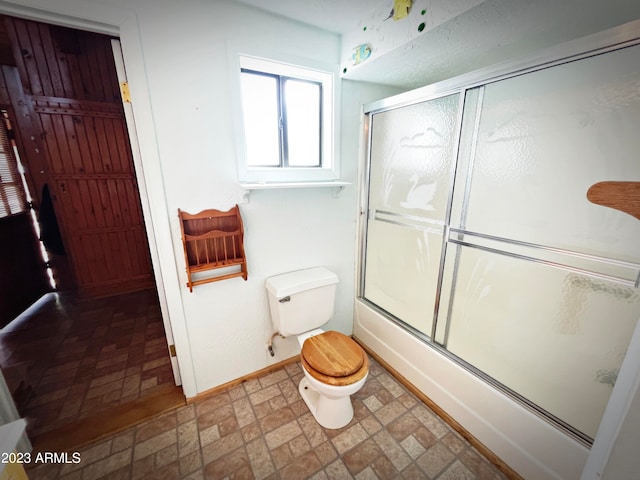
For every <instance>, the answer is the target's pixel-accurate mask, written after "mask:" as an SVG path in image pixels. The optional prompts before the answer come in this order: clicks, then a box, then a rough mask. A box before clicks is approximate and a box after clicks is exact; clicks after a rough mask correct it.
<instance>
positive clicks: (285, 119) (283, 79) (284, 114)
mask: <svg viewBox="0 0 640 480" xmlns="http://www.w3.org/2000/svg"><path fill="white" fill-rule="evenodd" d="M245 73H246V74H249V75H257V76H264V77H270V78H273V79H275V80H276V99H277V100H276V103H277V106H278V133H279V135H278V140H279V149H278V150H279V154H280V155H279V160H280V162H279V164H278V165H265V166H264V168H322V160H323V145H322V143H323V142H322V137H323V132H324V125H323V122H322V119H323V108H322V107H323V95H324V91H323V84H322V82H320V81H317V80H310V79H307V78H299V77H292V76H290V75H278V74H276V73H270V72H263V71H259V70H253V69H249V68H241V69H240V75H242V74H245ZM288 81H294V82H302V83H309V84H311V85H317V86H318V87H319V95H318V102H319V103H318V122H319V131H318V164H317V165H308V166H301V165H291V164H290V162H289V109H288V108H287V106H286V101H285V95H286V94H285V89H286V84H287V82H288ZM248 167H249V168H261V167H258V166H254V165H248Z"/></svg>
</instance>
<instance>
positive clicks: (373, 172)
mask: <svg viewBox="0 0 640 480" xmlns="http://www.w3.org/2000/svg"><path fill="white" fill-rule="evenodd" d="M459 99H460V95H459V94H455V95H449V96H444V97H441V98H436V99H432V100H429V101H426V102H422V103H417V104H415V105H411V106H408V107H405V108H401V109H396V110H390V111H387V112H384V113H381V114H379V115H376V116H375V117H374V118H373V119H372V124H371V131H372V135H371V164H370V173H369V175H370V176H369V184H370V195H369V222H368V234H367V238H368V248H367V250H366V265H367V268H366V271H365V292H364V293H365V297H366V298H367V299H369V300H370V301H372V302H373V303H375V304H376V305H377V306H379V307H380V308H382V309H384V310H385V311H386V312H388V313H390V314H392V315H394V316H395V318H396V319H400V320H401V321H402V322H404V323H405V324H406V325H407V326H409V327H411V328H413V329H415V330H416V331H417V332H420V333H423V334H426V335H430V334H431V328H432V322H433V314H434V308H435V299H436V291H437V285H438V275H439V271H440V260H441V254H442V236H443V234H444V226H445V221H446V215H447V205H448V199H449V192H450V189H451V180H452V171H451V167H452V164H453V160H454V159H455V150H454V147H455V145H456V123H457V120H458V116H459V115H458V108H459V103H460V100H459Z"/></svg>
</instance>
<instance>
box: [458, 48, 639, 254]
mask: <svg viewBox="0 0 640 480" xmlns="http://www.w3.org/2000/svg"><path fill="white" fill-rule="evenodd" d="M481 108H482V113H481V118H480V121H479V123H478V125H477V131H476V135H477V137H476V138H477V142H476V144H475V145H474V149H473V150H472V152H471V155H472V156H473V158H472V160H471V161H470V162H469V163H470V164H471V165H472V171H471V176H470V182H471V183H470V184H469V185H468V187H470V188H469V190H468V191H469V196H468V198H467V199H466V203H467V205H468V210H467V213H466V223H465V225H463V226H462V228H464V229H466V230H469V231H473V232H482V233H488V234H491V235H495V236H499V237H505V238H512V239H519V240H525V241H528V242H533V243H536V244H543V245H551V246H556V247H560V248H570V249H572V250H577V251H580V252H585V253H590V254H594V255H600V256H607V257H611V258H616V259H620V260H627V261H637V260H638V259H639V258H640V251H639V250H638V248H637V238H638V237H639V236H640V222H638V221H636V220H635V219H633V218H631V217H628V216H627V215H625V214H624V213H620V212H617V211H613V210H611V209H607V208H605V207H602V206H598V205H594V204H592V203H590V202H589V201H588V200H587V198H586V192H587V190H588V189H589V187H590V186H591V185H593V184H594V183H597V182H600V181H605V180H635V181H638V180H640V159H639V157H638V152H640V135H638V125H639V124H640V47H638V46H634V47H627V48H624V49H621V50H618V51H614V52H609V53H607V54H606V55H598V56H594V57H590V58H586V59H582V60H577V61H573V62H569V63H565V64H563V65H559V66H554V67H551V68H545V69H543V70H539V71H536V72H532V73H529V74H526V75H520V76H516V77H512V78H509V79H506V80H502V81H498V82H495V83H490V84H487V85H485V86H484V96H483V100H482V107H481ZM474 128H476V127H474ZM456 210H457V209H456ZM452 221H453V222H454V226H456V225H455V222H456V221H460V220H459V218H458V219H452ZM605 254H606V255H605Z"/></svg>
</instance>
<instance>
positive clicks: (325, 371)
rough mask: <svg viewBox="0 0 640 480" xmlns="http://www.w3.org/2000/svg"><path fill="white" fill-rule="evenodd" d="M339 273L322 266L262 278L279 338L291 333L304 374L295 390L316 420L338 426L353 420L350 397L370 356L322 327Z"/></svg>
mask: <svg viewBox="0 0 640 480" xmlns="http://www.w3.org/2000/svg"><path fill="white" fill-rule="evenodd" d="M337 283H338V277H337V275H336V274H335V273H333V272H331V271H330V270H327V269H326V268H324V267H316V268H308V269H305V270H297V271H295V272H289V273H285V274H282V275H277V276H275V277H270V278H268V279H267V281H266V288H267V294H268V297H269V310H270V312H271V320H272V322H273V325H274V327H275V329H276V331H277V332H278V333H279V334H280V335H281V336H283V337H288V336H291V335H296V336H297V338H298V342H299V343H300V346H301V351H300V362H301V364H302V370H303V372H304V377H303V378H302V380H301V381H300V385H299V386H298V390H299V391H300V395H301V396H302V399H303V400H304V402H305V403H306V404H307V407H308V408H309V411H310V412H311V414H312V415H313V416H314V418H315V419H316V421H317V422H318V423H319V424H320V425H322V426H323V427H325V428H331V429H336V428H342V427H344V426H345V425H347V424H348V423H349V422H350V421H351V419H352V418H353V406H352V404H351V395H353V394H354V393H356V392H357V391H358V390H360V389H361V388H362V386H363V385H364V383H365V381H366V380H367V375H368V374H369V359H368V358H367V355H366V353H365V351H364V350H363V349H362V347H361V346H360V345H358V344H357V343H356V342H355V341H354V340H353V339H351V337H348V336H347V335H344V334H342V333H340V332H335V331H331V330H329V331H326V332H325V331H324V330H322V329H321V328H319V327H321V326H322V325H324V324H325V323H327V322H328V321H329V320H330V319H331V317H332V316H333V309H334V301H335V292H336V285H337Z"/></svg>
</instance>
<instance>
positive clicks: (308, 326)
mask: <svg viewBox="0 0 640 480" xmlns="http://www.w3.org/2000/svg"><path fill="white" fill-rule="evenodd" d="M337 283H338V276H337V275H336V274H335V273H333V272H331V271H330V270H327V269H326V268H324V267H315V268H307V269H305V270H297V271H295V272H289V273H284V274H282V275H276V276H275V277H269V278H267V280H266V287H267V294H268V296H269V310H270V312H271V321H272V322H273V326H274V327H275V329H276V331H277V332H278V333H280V335H282V336H283V337H288V336H289V335H299V334H301V333H304V332H308V331H309V330H313V329H315V328H318V327H320V326H321V325H324V324H325V323H327V322H328V321H329V320H330V319H331V317H332V316H333V308H334V301H335V294H336V284H337Z"/></svg>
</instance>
